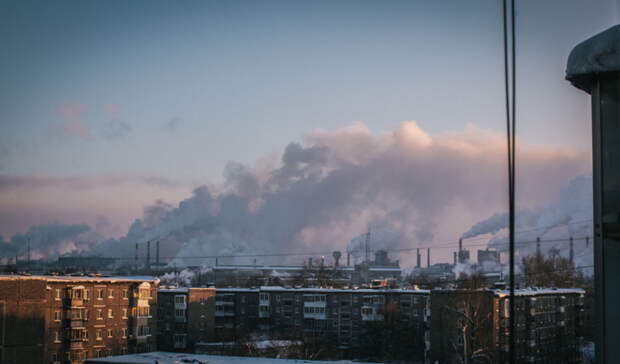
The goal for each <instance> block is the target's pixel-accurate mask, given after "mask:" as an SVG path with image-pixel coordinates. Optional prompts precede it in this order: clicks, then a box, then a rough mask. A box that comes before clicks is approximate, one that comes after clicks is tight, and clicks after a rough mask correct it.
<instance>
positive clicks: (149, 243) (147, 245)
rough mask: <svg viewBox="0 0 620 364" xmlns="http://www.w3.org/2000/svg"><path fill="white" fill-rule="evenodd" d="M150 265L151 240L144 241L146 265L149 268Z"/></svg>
mask: <svg viewBox="0 0 620 364" xmlns="http://www.w3.org/2000/svg"><path fill="white" fill-rule="evenodd" d="M150 266H151V241H150V240H149V241H147V242H146V267H147V268H150Z"/></svg>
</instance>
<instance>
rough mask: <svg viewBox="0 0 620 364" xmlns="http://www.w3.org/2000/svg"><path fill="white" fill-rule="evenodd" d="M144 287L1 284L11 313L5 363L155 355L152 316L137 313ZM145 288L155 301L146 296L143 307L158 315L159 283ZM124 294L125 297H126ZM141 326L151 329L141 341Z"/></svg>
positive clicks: (48, 281) (36, 281)
mask: <svg viewBox="0 0 620 364" xmlns="http://www.w3.org/2000/svg"><path fill="white" fill-rule="evenodd" d="M140 283H143V282H136V281H133V282H123V281H122V280H105V279H102V280H99V281H94V280H93V281H89V280H80V279H76V280H71V279H54V277H49V278H47V277H36V276H35V277H32V278H27V277H19V278H17V277H16V278H4V279H1V278H0V295H2V296H4V298H6V301H5V304H4V306H5V308H9V309H8V310H7V309H5V310H4V311H2V332H3V334H2V335H5V337H4V338H3V339H4V340H2V341H1V342H2V343H3V350H2V361H1V362H2V363H21V362H24V363H44V364H47V363H68V362H72V363H80V362H82V361H83V360H84V359H85V358H88V357H97V356H108V355H118V354H123V353H132V352H140V351H150V350H154V349H155V342H154V338H153V336H152V335H154V334H155V332H156V326H155V320H154V319H153V318H152V317H150V315H152V314H153V313H152V311H151V313H149V310H148V309H147V310H145V309H142V310H141V311H138V310H136V309H137V305H138V302H139V299H138V286H139V284H140ZM146 284H147V285H148V286H149V287H150V288H149V289H148V291H149V292H150V294H151V298H148V295H147V296H146V299H145V300H142V301H141V304H142V305H145V304H146V305H148V306H149V307H153V311H154V307H156V304H157V298H156V295H155V294H154V292H155V289H156V282H148V283H146ZM143 288H144V287H143ZM77 290H80V291H81V293H80V297H81V299H79V300H76V299H72V298H71V297H72V292H73V291H77ZM124 290H126V291H127V297H122V295H123V294H122V292H123V291H124ZM99 291H101V295H100V296H98V293H97V292H99ZM86 292H88V293H86ZM98 297H100V298H98ZM99 310H100V312H101V314H100V315H98V314H97V312H98V311H99ZM124 312H126V313H127V315H126V317H124V315H123V313H124ZM138 315H141V316H142V317H140V318H137V316H138ZM138 321H141V322H143V323H146V324H147V325H148V328H146V329H143V330H142V333H144V335H141V336H140V337H137V335H136V332H135V331H136V324H137V322H138ZM123 329H124V330H123ZM149 332H150V334H148V333H149ZM124 335H126V336H125V337H123V336H124ZM21 352H24V354H20V353H21Z"/></svg>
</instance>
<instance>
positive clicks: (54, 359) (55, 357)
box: [52, 353, 60, 364]
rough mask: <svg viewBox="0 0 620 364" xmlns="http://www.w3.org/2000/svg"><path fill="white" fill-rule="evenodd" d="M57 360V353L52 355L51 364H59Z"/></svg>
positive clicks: (58, 356)
mask: <svg viewBox="0 0 620 364" xmlns="http://www.w3.org/2000/svg"><path fill="white" fill-rule="evenodd" d="M59 358H60V355H58V353H53V354H52V362H53V363H54V364H56V363H60V360H59Z"/></svg>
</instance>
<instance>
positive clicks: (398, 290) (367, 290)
mask: <svg viewBox="0 0 620 364" xmlns="http://www.w3.org/2000/svg"><path fill="white" fill-rule="evenodd" d="M260 290H261V291H262V292H269V291H278V292H287V291H288V292H308V293H317V292H318V293H355V292H358V293H374V294H377V293H385V292H387V293H417V294H429V293H430V291H429V290H427V289H404V288H388V289H383V288H378V289H370V288H361V289H338V288H320V287H317V288H287V287H280V286H263V287H260Z"/></svg>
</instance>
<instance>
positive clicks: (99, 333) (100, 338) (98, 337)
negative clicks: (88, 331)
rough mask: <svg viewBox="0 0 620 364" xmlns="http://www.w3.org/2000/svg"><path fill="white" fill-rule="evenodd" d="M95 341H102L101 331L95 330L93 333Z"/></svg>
mask: <svg viewBox="0 0 620 364" xmlns="http://www.w3.org/2000/svg"><path fill="white" fill-rule="evenodd" d="M95 339H96V340H103V335H102V333H101V329H97V331H95Z"/></svg>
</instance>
